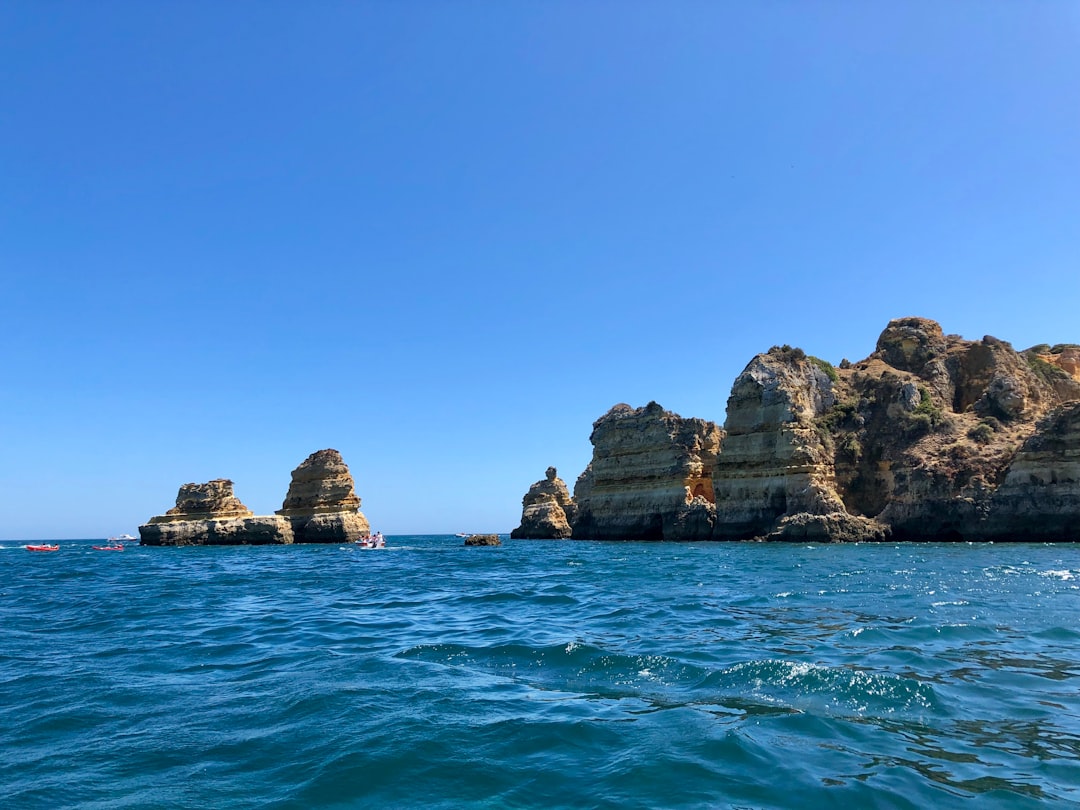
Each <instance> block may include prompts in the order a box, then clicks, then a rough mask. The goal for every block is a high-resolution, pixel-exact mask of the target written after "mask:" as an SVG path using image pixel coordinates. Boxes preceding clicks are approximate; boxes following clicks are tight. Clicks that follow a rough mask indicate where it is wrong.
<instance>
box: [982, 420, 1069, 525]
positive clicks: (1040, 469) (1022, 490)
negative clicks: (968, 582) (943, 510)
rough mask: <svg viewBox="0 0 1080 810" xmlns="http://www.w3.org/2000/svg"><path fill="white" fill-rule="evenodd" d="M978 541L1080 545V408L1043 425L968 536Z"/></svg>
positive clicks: (1017, 459)
mask: <svg viewBox="0 0 1080 810" xmlns="http://www.w3.org/2000/svg"><path fill="white" fill-rule="evenodd" d="M970 535H971V538H972V539H979V540H999V541H1008V540H1027V541H1041V542H1053V541H1068V542H1080V402H1071V403H1069V404H1067V405H1063V406H1061V407H1060V408H1057V409H1056V410H1054V411H1052V412H1051V413H1050V414H1048V415H1047V416H1046V417H1045V418H1044V419H1042V420H1041V421H1040V422H1039V424H1038V426H1037V428H1036V430H1035V433H1034V434H1032V435H1031V437H1029V438H1028V440H1027V441H1025V442H1024V445H1023V446H1022V447H1021V448H1020V451H1019V452H1018V453H1017V454H1016V457H1015V458H1014V459H1013V461H1012V463H1011V464H1010V465H1009V467H1008V470H1007V471H1006V473H1005V478H1004V481H1002V483H1001V486H999V487H998V488H997V489H996V490H994V492H993V494H992V495H991V496H990V498H989V505H988V508H987V509H986V514H985V516H984V517H983V518H982V519H981V520H980V521H978V522H977V523H976V525H975V527H974V529H973V531H971V532H970Z"/></svg>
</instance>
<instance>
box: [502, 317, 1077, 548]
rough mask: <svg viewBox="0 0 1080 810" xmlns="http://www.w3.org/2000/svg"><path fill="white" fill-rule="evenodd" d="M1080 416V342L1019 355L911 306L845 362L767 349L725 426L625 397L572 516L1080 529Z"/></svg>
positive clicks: (775, 533) (725, 525)
mask: <svg viewBox="0 0 1080 810" xmlns="http://www.w3.org/2000/svg"><path fill="white" fill-rule="evenodd" d="M1078 425H1080V346H1077V345H1076V344H1059V345H1056V346H1050V345H1048V344H1042V345H1040V346H1035V347H1032V348H1031V349H1028V350H1025V351H1022V352H1018V351H1016V350H1015V349H1014V348H1013V347H1012V346H1011V345H1010V344H1009V343H1007V342H1006V341H1003V340H999V339H997V338H994V337H991V336H986V337H983V338H982V339H981V340H965V339H963V338H961V337H959V336H958V335H948V334H945V332H944V331H943V330H942V328H941V326H940V325H939V324H937V323H936V322H934V321H931V320H928V319H925V318H899V319H897V320H894V321H891V322H890V323H889V324H888V326H887V327H886V328H885V330H884V331H883V332H882V333H881V335H880V336H879V338H878V341H877V344H876V346H875V349H874V352H873V353H872V354H871V355H870V356H869V357H867V358H866V359H865V360H862V361H860V362H857V363H849V362H848V361H846V360H845V361H843V362H842V363H841V364H840V366H839V368H834V367H833V366H832V365H831V364H830V363H828V362H825V361H823V360H820V359H818V358H815V357H811V356H809V355H807V354H806V353H805V352H803V351H802V350H800V349H797V348H792V347H790V346H782V347H773V348H772V349H771V350H770V351H768V352H767V353H765V354H761V355H758V356H757V357H755V358H754V359H753V360H751V362H750V363H749V364H748V365H747V367H746V368H745V369H744V370H743V372H742V374H740V375H739V377H738V378H737V379H736V380H735V383H734V385H733V387H732V390H731V396H730V397H729V398H728V403H727V419H726V421H725V424H724V430H723V431H721V430H719V429H718V428H716V426H715V425H713V423H711V422H705V421H703V420H700V419H697V420H694V419H683V418H682V417H679V416H677V415H676V414H672V413H669V412H667V411H664V410H663V409H662V408H661V407H660V406H659V405H657V404H656V403H650V404H649V405H648V406H647V407H645V408H638V409H633V408H631V407H630V406H628V405H617V406H615V407H614V408H612V409H611V411H610V412H608V413H607V414H605V415H604V416H603V417H601V418H600V419H599V420H597V422H595V423H594V425H593V434H592V437H591V440H592V443H593V458H592V461H591V462H590V464H589V466H588V467H587V468H586V469H585V471H584V472H583V473H582V474H581V476H580V477H579V478H578V480H577V483H576V485H575V487H574V498H573V508H574V510H575V517H574V518H572V519H570V521H569V522H570V524H571V526H572V531H573V536H574V537H575V538H577V537H581V538H598V539H627V540H642V539H649V540H655V539H680V540H691V539H714V540H738V539H763V540H787V541H799V542H856V541H876V540H884V539H888V538H892V539H896V540H995V539H996V540H1020V539H1026V540H1080V525H1078V524H1080V469H1078V464H1080V459H1078V456H1080V426H1078ZM720 438H722V442H721V445H720V448H719V451H718V450H717V446H716V441H717V439H720ZM541 483H543V482H541ZM706 487H707V488H706ZM703 490H704V491H703ZM539 501H540V499H539V498H537V499H536V502H537V503H539ZM526 502H527V503H528V496H526ZM545 508H546V509H550V506H548V507H545ZM564 509H565V507H564ZM523 523H524V521H523Z"/></svg>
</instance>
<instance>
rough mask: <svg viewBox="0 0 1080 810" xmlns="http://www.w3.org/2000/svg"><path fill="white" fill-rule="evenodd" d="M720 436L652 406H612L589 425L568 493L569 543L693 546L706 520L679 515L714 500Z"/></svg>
mask: <svg viewBox="0 0 1080 810" xmlns="http://www.w3.org/2000/svg"><path fill="white" fill-rule="evenodd" d="M721 435H722V431H721V430H720V428H719V427H718V426H717V425H716V424H715V423H713V422H708V421H706V420H704V419H684V418H683V417H681V416H679V415H678V414H676V413H672V412H671V411H665V410H664V409H663V408H662V407H661V406H660V405H658V404H657V403H655V402H650V403H649V404H648V405H646V406H645V407H643V408H631V407H630V406H629V405H625V404H619V405H616V406H614V407H613V408H612V409H611V410H610V411H608V412H607V413H606V414H605V415H604V416H602V417H600V419H598V420H597V421H596V422H594V423H593V432H592V436H591V437H590V441H591V442H592V444H593V459H592V462H591V463H590V465H589V467H588V469H587V470H586V472H585V473H583V474H582V476H581V477H580V478H579V479H578V482H577V484H576V485H575V487H574V501H575V504H576V514H575V517H574V518H573V523H572V529H573V536H574V537H575V538H585V539H595V540H665V539H666V540H695V539H706V537H707V535H704V536H703V535H702V534H701V533H702V532H704V531H705V529H704V528H703V527H707V521H706V522H703V521H702V520H699V519H689V518H688V515H687V514H686V506H687V497H686V495H687V487H689V489H690V495H691V499H693V498H694V497H700V498H702V499H703V500H704V501H706V502H710V501H711V500H712V498H713V493H712V474H713V466H714V463H715V459H716V453H717V450H718V449H719V445H720V438H721Z"/></svg>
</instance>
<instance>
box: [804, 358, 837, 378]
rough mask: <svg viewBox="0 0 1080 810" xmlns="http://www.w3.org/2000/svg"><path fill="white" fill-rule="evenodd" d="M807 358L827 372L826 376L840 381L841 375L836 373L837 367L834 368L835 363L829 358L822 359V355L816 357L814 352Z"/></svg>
mask: <svg viewBox="0 0 1080 810" xmlns="http://www.w3.org/2000/svg"><path fill="white" fill-rule="evenodd" d="M806 359H807V360H809V361H810V362H811V363H813V364H814V365H815V366H817V367H818V368H820V369H821V370H822V371H824V372H825V376H826V377H828V378H829V379H830V380H832V381H833V382H839V380H840V375H839V374H837V373H836V369H835V368H833V364H832V363H830V362H829V361H828V360H822V359H821V358H820V357H814V355H812V354H808V355H807V356H806Z"/></svg>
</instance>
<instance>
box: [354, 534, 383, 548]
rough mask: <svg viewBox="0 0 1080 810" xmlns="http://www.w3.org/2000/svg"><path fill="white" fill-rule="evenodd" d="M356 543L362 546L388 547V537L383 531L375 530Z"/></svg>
mask: <svg viewBox="0 0 1080 810" xmlns="http://www.w3.org/2000/svg"><path fill="white" fill-rule="evenodd" d="M356 545H358V546H360V548H386V538H385V537H383V533H382V532H375V534H368V535H364V536H363V537H361V538H360V539H359V540H357V541H356Z"/></svg>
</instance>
